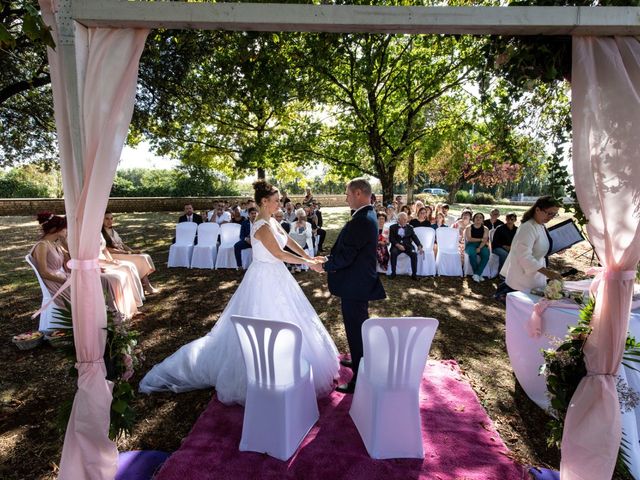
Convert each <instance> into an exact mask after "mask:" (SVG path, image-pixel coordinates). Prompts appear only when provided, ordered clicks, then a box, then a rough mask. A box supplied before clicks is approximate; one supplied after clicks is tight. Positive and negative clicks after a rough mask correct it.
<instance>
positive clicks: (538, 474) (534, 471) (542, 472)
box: [529, 467, 560, 480]
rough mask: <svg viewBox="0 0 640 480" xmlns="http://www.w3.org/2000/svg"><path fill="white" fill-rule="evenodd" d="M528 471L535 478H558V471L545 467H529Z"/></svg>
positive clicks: (540, 479) (553, 479)
mask: <svg viewBox="0 0 640 480" xmlns="http://www.w3.org/2000/svg"><path fill="white" fill-rule="evenodd" d="M529 473H530V474H531V475H533V478H534V479H535V480H560V472H556V471H555V470H548V469H546V468H538V467H531V468H530V469H529Z"/></svg>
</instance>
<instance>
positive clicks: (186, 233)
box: [167, 222, 198, 268]
mask: <svg viewBox="0 0 640 480" xmlns="http://www.w3.org/2000/svg"><path fill="white" fill-rule="evenodd" d="M197 228H198V225H197V224H196V223H194V222H182V223H178V224H177V225H176V243H174V244H173V245H171V247H169V259H168V261H167V267H187V268H189V267H190V266H191V255H192V254H193V244H194V241H195V238H196V231H197Z"/></svg>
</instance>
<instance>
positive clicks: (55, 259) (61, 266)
mask: <svg viewBox="0 0 640 480" xmlns="http://www.w3.org/2000/svg"><path fill="white" fill-rule="evenodd" d="M38 223H39V224H40V227H41V228H42V238H40V240H38V241H37V242H36V244H35V245H34V246H33V248H32V249H31V251H30V252H29V253H30V254H31V258H32V259H33V264H34V265H35V267H36V269H37V270H38V273H39V274H40V278H42V281H43V282H44V284H45V285H46V286H47V289H48V290H49V293H51V295H55V293H56V292H57V291H58V290H59V289H60V287H61V286H62V284H63V283H64V282H66V281H67V278H68V277H69V271H68V270H67V269H66V263H67V260H69V255H68V254H67V251H66V250H65V248H64V247H63V245H62V242H64V241H65V239H66V238H67V219H66V218H65V217H61V216H59V215H54V214H53V213H51V212H41V213H39V214H38ZM65 300H66V301H67V302H71V293H70V291H69V289H66V290H65V291H63V292H61V293H60V295H58V296H57V297H56V299H55V300H54V303H55V304H56V305H57V306H58V307H64V301H65Z"/></svg>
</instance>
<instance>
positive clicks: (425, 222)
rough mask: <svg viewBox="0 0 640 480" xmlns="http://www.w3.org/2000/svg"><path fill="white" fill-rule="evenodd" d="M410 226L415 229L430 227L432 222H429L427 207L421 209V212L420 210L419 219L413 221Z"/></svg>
mask: <svg viewBox="0 0 640 480" xmlns="http://www.w3.org/2000/svg"><path fill="white" fill-rule="evenodd" d="M409 225H411V226H412V227H413V228H418V227H430V226H431V221H430V220H429V216H428V212H427V207H422V208H420V210H418V218H413V219H411V221H410V222H409Z"/></svg>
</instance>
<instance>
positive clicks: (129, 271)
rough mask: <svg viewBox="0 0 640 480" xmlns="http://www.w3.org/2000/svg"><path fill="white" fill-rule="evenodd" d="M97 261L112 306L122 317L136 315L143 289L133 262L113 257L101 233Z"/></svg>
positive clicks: (141, 300)
mask: <svg viewBox="0 0 640 480" xmlns="http://www.w3.org/2000/svg"><path fill="white" fill-rule="evenodd" d="M98 263H99V265H100V270H101V272H102V278H103V280H106V284H107V288H108V289H109V293H110V295H111V299H112V300H113V308H114V309H115V310H116V312H118V313H119V314H120V315H121V316H122V318H123V319H126V318H131V317H133V316H134V315H136V314H137V313H138V308H139V307H141V306H142V302H143V301H144V290H143V288H142V282H141V281H140V275H139V274H138V269H137V268H136V266H135V264H134V263H133V262H128V261H126V260H116V259H115V258H113V257H112V256H111V254H110V253H109V250H108V249H107V242H106V241H105V239H104V237H103V236H102V235H101V236H100V255H99V256H98Z"/></svg>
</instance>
